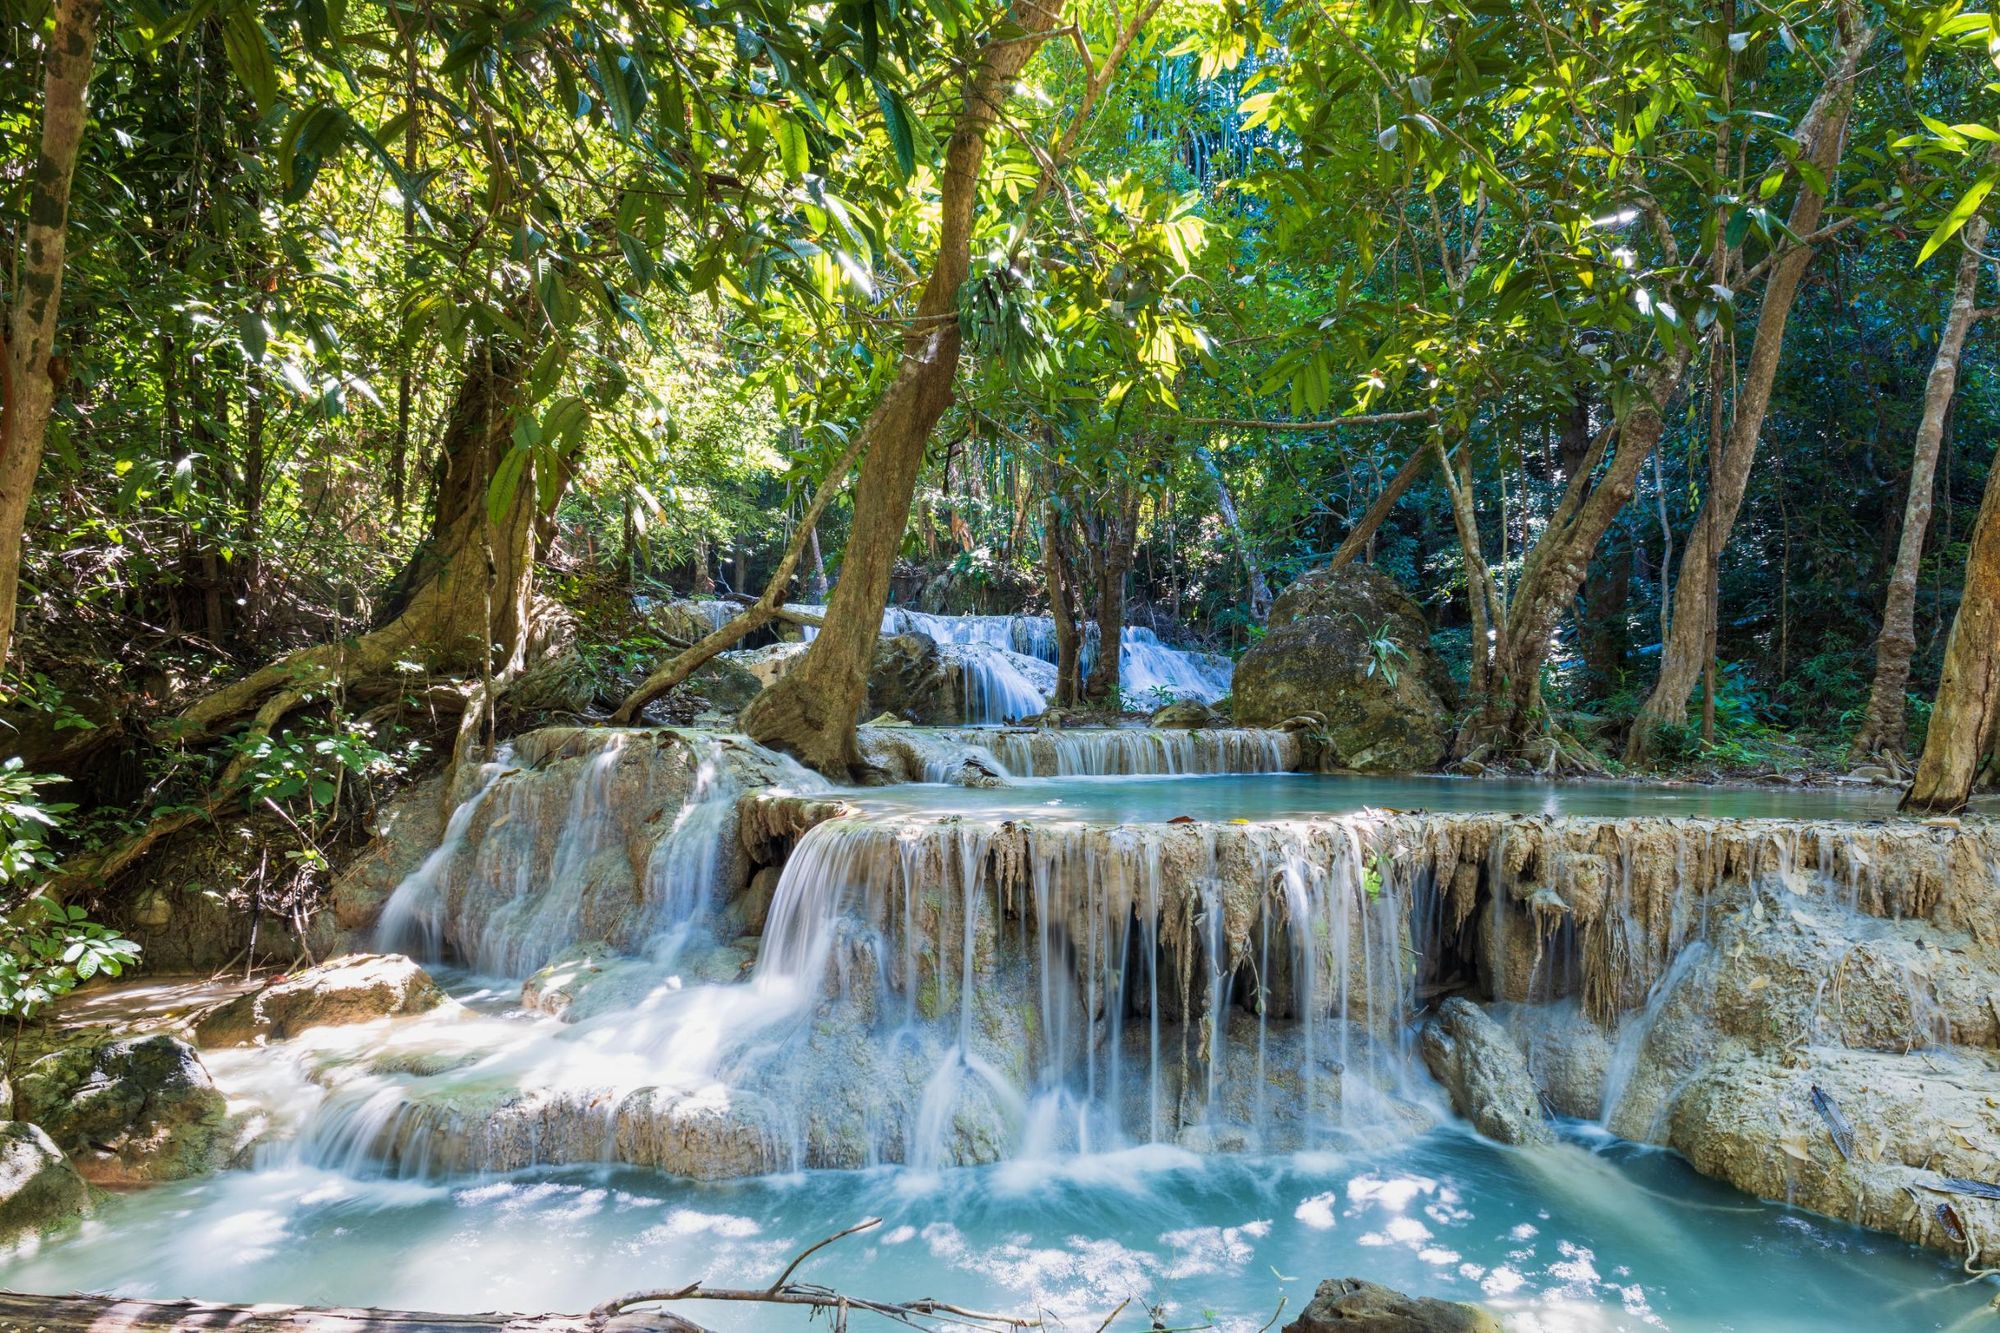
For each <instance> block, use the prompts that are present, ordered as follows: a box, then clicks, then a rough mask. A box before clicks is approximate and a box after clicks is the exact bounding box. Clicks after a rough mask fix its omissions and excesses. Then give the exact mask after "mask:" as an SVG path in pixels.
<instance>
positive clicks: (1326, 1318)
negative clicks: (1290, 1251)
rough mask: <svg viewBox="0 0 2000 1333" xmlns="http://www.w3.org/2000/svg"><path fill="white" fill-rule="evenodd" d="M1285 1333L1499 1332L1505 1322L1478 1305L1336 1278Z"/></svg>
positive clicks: (1322, 1285)
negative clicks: (1410, 1294)
mask: <svg viewBox="0 0 2000 1333" xmlns="http://www.w3.org/2000/svg"><path fill="white" fill-rule="evenodd" d="M1284 1333H1500V1322H1499V1321H1498V1320H1497V1319H1495V1318H1494V1317H1493V1316H1492V1315H1490V1314H1487V1313H1486V1312H1485V1311H1484V1310H1481V1309H1480V1308H1478V1307H1477V1306H1473V1305H1461V1304H1459V1303H1458V1302H1456V1301H1440V1300H1436V1299H1433V1298H1431V1297H1428V1296H1405V1295H1404V1294H1403V1293H1402V1292H1400V1291H1392V1290H1390V1289H1389V1288H1388V1287H1384V1286H1381V1285H1379V1284H1377V1283H1374V1282H1368V1281H1364V1280H1363V1279H1361V1278H1358V1277H1331V1278H1328V1279H1327V1280H1326V1281H1324V1282H1322V1283H1320V1284H1319V1289H1318V1290H1317V1291H1315V1292H1313V1298H1312V1303H1311V1304H1310V1305H1308V1306H1306V1308H1305V1309H1304V1310H1303V1311H1302V1312H1301V1313H1300V1314H1299V1317H1298V1318H1297V1319H1294V1320H1293V1321H1292V1322H1291V1323H1289V1324H1287V1325H1285V1330H1284Z"/></svg>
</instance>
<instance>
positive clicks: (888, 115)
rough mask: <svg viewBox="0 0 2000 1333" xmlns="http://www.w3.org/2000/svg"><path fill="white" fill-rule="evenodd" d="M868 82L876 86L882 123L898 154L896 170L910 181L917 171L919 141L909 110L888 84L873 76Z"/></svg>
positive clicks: (876, 98) (891, 145)
mask: <svg viewBox="0 0 2000 1333" xmlns="http://www.w3.org/2000/svg"><path fill="white" fill-rule="evenodd" d="M868 81H869V82H870V83H872V84H874V85H875V100H876V101H877V102H878V103H880V104H881V107H882V121H883V123H884V125H886V126H887V128H888V131H889V144H890V147H892V148H893V149H895V152H896V170H897V171H898V172H900V173H901V174H902V177H903V179H904V180H908V179H909V178H910V177H911V176H913V175H915V174H916V171H917V139H916V135H915V134H914V133H913V132H912V131H911V129H910V113H909V109H908V108H907V107H905V106H904V105H903V99H902V98H901V97H898V96H897V95H896V92H895V90H894V89H892V88H891V87H890V86H889V85H888V84H886V83H884V82H882V80H880V79H878V78H874V77H872V76H871V77H870V78H869V80H868Z"/></svg>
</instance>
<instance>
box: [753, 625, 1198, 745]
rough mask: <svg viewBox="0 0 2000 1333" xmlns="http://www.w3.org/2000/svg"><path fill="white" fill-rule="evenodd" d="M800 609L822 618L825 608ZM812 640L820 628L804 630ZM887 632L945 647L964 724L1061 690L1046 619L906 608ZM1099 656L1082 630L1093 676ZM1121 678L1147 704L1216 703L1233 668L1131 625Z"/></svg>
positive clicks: (1084, 656)
mask: <svg viewBox="0 0 2000 1333" xmlns="http://www.w3.org/2000/svg"><path fill="white" fill-rule="evenodd" d="M793 609H794V610H798V611H802V612H806V613H808V614H814V615H818V614H823V613H824V611H825V608H824V607H820V606H806V605H800V606H797V607H794V608H793ZM801 633H802V636H803V637H804V638H805V639H806V640H807V641H810V640H811V639H812V638H813V637H814V635H815V633H816V631H815V630H814V629H813V628H811V627H810V626H808V627H806V628H805V629H803V630H802V631H801ZM882 633H884V634H922V635H924V636H926V637H928V638H930V639H932V640H934V641H935V642H937V643H938V644H939V645H941V646H943V647H944V648H945V650H946V656H947V659H948V660H949V661H950V663H951V666H952V669H953V671H954V672H956V673H957V675H958V678H959V681H960V694H961V697H962V698H963V700H964V704H965V721H966V722H968V723H973V724H985V725H991V724H996V723H1004V722H1009V721H1013V720H1015V719H1017V718H1021V717H1027V716H1031V715H1033V714H1035V713H1039V712H1041V711H1042V709H1043V708H1045V707H1046V706H1047V704H1048V701H1049V699H1050V697H1051V696H1052V695H1053V694H1054V693H1055V674H1054V672H1053V671H1052V670H1051V669H1050V668H1051V667H1053V666H1054V664H1055V661H1056V635H1055V622H1054V621H1053V620H1051V619H1050V618H1049V617H1047V616H978V615H962V616H953V615H933V614H931V613H929V612H925V611H914V610H909V609H906V608H903V607H894V606H892V607H890V608H888V609H887V610H885V611H884V612H883V613H882ZM1098 651H1099V647H1098V642H1097V627H1096V626H1095V625H1087V626H1085V627H1084V636H1083V643H1082V645H1081V651H1080V658H1079V666H1080V669H1081V670H1082V671H1083V672H1085V673H1088V671H1089V670H1090V666H1091V664H1092V662H1093V661H1094V660H1095V658H1096V656H1097V653H1098ZM1118 668H1119V676H1120V684H1121V688H1122V689H1123V690H1124V692H1125V693H1126V694H1127V695H1130V696H1133V697H1135V698H1137V699H1139V700H1141V701H1143V702H1144V703H1146V704H1149V705H1151V704H1158V703H1164V702H1167V701H1169V700H1173V699H1194V700H1199V701H1200V702H1202V703H1214V702H1215V701H1216V700H1218V699H1220V698H1222V697H1223V696H1225V695H1227V694H1228V693H1229V686H1230V679H1231V676H1232V674H1233V671H1234V668H1233V666H1232V665H1231V663H1230V662H1229V659H1227V658H1225V657H1221V656H1218V655H1215V654H1211V653H1196V652H1187V651H1184V650H1182V649H1178V648H1172V647H1169V646H1168V645H1167V644H1165V643H1163V642H1162V641H1161V640H1160V636H1159V635H1158V634H1156V633H1155V632H1154V631H1153V630H1152V629H1150V628H1148V627H1145V626H1141V625H1128V626H1126V627H1125V630H1124V632H1123V633H1122V634H1121V635H1120V639H1119V661H1118Z"/></svg>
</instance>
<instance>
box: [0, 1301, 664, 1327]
mask: <svg viewBox="0 0 2000 1333" xmlns="http://www.w3.org/2000/svg"><path fill="white" fill-rule="evenodd" d="M0 1328H5V1329H15V1328H21V1329H28V1328H32V1329H35V1330H37V1331H38V1333H111V1331H112V1330H117V1333H197V1330H208V1329H229V1330H231V1333H599V1331H600V1330H601V1331H602V1333H702V1330H701V1328H700V1326H699V1325H696V1324H694V1323H691V1322H690V1321H688V1320H686V1319H683V1318H681V1317H680V1316H679V1315H676V1314H673V1313H671V1312H668V1311H665V1310H653V1311H648V1312H645V1313H642V1314H637V1313H635V1314H621V1315H616V1316H614V1317H612V1318H609V1319H601V1318H599V1317H597V1316H596V1315H550V1314H543V1315H507V1314H418V1313H415V1312H413V1311H408V1310H356V1309H348V1308H342V1309H312V1308H310V1307H307V1306H302V1305H272V1304H264V1305H216V1304H212V1303H210V1302H208V1301H185V1300H183V1301H155V1300H146V1299H143V1298H138V1297H127V1296H29V1295H20V1294H16V1293H13V1292H0Z"/></svg>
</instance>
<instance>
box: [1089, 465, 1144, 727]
mask: <svg viewBox="0 0 2000 1333" xmlns="http://www.w3.org/2000/svg"><path fill="white" fill-rule="evenodd" d="M1106 498H1107V499H1108V500H1109V501H1110V503H1109V504H1108V505H1107V510H1108V512H1106V513H1105V514H1104V515H1103V518H1102V523H1101V526H1100V528H1099V531H1098V540H1097V541H1096V542H1095V543H1093V547H1094V549H1093V551H1092V553H1091V554H1092V559H1091V564H1092V565H1093V566H1094V573H1095V576H1096V577H1095V582H1096V584H1097V658H1096V660H1095V661H1093V662H1092V663H1091V664H1090V674H1089V676H1087V677H1086V678H1085V679H1084V682H1083V697H1084V698H1085V699H1086V700H1088V701H1089V702H1091V703H1094V704H1099V705H1108V706H1109V707H1110V708H1112V709H1114V710H1116V709H1119V708H1121V707H1122V706H1123V702H1124V693H1123V687H1124V680H1123V677H1122V673H1121V671H1120V666H1121V663H1120V661H1119V659H1120V658H1121V657H1122V656H1123V655H1124V654H1123V648H1124V643H1125V580H1126V577H1127V576H1128V575H1129V574H1130V573H1131V572H1132V544H1133V542H1134V541H1135V540H1137V536H1138V526H1139V488H1138V487H1137V486H1134V485H1132V484H1130V483H1129V482H1126V483H1121V484H1118V485H1114V486H1113V487H1111V494H1110V495H1109V496H1107V497H1106Z"/></svg>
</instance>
